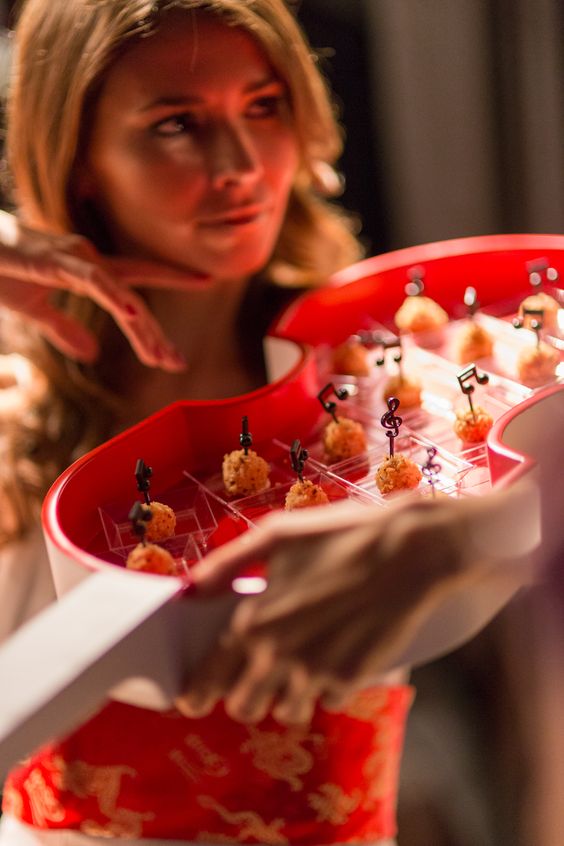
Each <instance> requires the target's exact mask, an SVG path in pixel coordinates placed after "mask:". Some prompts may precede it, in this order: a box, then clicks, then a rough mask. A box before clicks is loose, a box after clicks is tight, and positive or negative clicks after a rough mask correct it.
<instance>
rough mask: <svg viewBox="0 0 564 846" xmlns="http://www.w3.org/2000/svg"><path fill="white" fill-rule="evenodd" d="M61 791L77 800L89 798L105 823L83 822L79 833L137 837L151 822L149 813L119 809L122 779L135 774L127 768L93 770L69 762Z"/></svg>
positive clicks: (99, 767)
mask: <svg viewBox="0 0 564 846" xmlns="http://www.w3.org/2000/svg"><path fill="white" fill-rule="evenodd" d="M62 775H63V785H62V786H63V788H64V789H66V790H68V791H69V792H70V793H73V794H74V795H75V796H77V797H78V798H79V799H85V798H87V797H88V796H92V797H94V798H95V799H96V802H97V804H98V808H99V810H100V812H101V813H102V814H103V815H104V816H105V817H107V818H108V822H107V823H99V822H95V821H93V820H84V821H83V822H82V823H81V826H80V828H81V831H83V832H84V833H85V834H96V835H97V836H104V837H129V838H134V837H140V836H141V834H142V831H143V822H145V821H147V820H151V819H154V816H155V815H154V814H153V813H152V812H150V811H147V812H140V811H133V810H130V809H129V808H120V807H118V804H117V803H118V799H119V794H120V790H121V783H122V779H123V777H124V776H130V777H134V776H136V775H137V772H136V771H135V770H134V769H132V768H131V767H127V766H120V765H115V766H94V765H93V764H86V763H85V762H83V761H71V762H68V763H66V764H65V766H64V770H63V773H62Z"/></svg>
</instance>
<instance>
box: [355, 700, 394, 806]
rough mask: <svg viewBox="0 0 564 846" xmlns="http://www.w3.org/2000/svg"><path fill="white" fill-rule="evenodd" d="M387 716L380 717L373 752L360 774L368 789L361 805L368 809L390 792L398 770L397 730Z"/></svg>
mask: <svg viewBox="0 0 564 846" xmlns="http://www.w3.org/2000/svg"><path fill="white" fill-rule="evenodd" d="M393 729H394V721H393V720H392V719H391V717H390V716H389V715H387V716H386V717H382V718H381V721H380V723H379V726H378V728H377V730H376V732H375V734H374V750H373V752H372V754H371V755H370V756H369V757H368V758H367V759H366V761H365V763H364V766H363V768H362V772H363V774H364V776H365V778H366V781H367V784H368V789H367V792H366V795H365V797H364V802H363V803H362V806H363V808H366V809H369V808H371V807H373V806H374V804H375V803H377V802H381V801H382V799H384V798H385V797H386V796H388V795H389V794H390V792H392V788H393V787H394V785H395V780H396V777H397V773H398V768H399V753H398V751H397V750H398V740H399V739H398V737H397V728H396V731H395V732H394V730H393Z"/></svg>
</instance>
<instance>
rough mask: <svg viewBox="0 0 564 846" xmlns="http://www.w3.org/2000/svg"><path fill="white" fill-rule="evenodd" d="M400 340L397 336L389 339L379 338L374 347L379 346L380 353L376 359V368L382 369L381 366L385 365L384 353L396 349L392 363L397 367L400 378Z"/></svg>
mask: <svg viewBox="0 0 564 846" xmlns="http://www.w3.org/2000/svg"><path fill="white" fill-rule="evenodd" d="M401 343H402V342H401V338H400V337H399V336H398V335H393V336H392V337H391V338H386V339H385V340H384V339H383V338H380V339H379V340H378V341H377V342H375V344H374V345H375V346H379V347H380V348H381V350H382V351H381V353H380V355H379V357H378V358H377V359H376V366H377V367H382V365H383V364H385V363H386V352H387V351H388V350H394V349H397V353H396V354H395V355H394V361H395V363H396V364H397V365H398V369H399V374H400V376H402V364H401V361H402V345H401Z"/></svg>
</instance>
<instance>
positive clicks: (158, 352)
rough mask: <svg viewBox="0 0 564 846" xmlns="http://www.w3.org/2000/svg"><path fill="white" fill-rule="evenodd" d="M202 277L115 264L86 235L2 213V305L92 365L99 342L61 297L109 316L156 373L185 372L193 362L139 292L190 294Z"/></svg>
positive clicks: (145, 265)
mask: <svg viewBox="0 0 564 846" xmlns="http://www.w3.org/2000/svg"><path fill="white" fill-rule="evenodd" d="M201 282H202V276H201V275H200V274H197V273H193V274H192V273H190V272H189V271H186V272H184V271H180V270H174V269H172V268H170V267H167V266H165V265H160V264H156V263H153V262H145V261H135V260H128V259H107V258H104V257H102V256H101V255H100V254H99V253H98V252H97V250H96V249H95V248H94V246H93V245H92V244H91V243H90V242H89V241H88V240H86V239H85V238H83V237H81V236H78V235H51V234H48V233H43V232H39V231H37V230H33V229H30V228H29V227H26V226H24V225H22V224H21V223H20V222H19V221H18V220H17V218H15V217H14V216H13V215H10V214H8V213H7V212H4V211H0V305H1V306H4V307H5V308H8V309H10V310H12V311H15V312H19V313H20V314H22V315H23V316H24V317H26V318H27V319H29V320H30V321H32V322H33V324H34V325H35V326H36V327H37V328H38V330H39V332H40V333H41V334H42V335H43V336H44V337H45V338H46V339H47V340H48V341H50V343H51V344H53V346H54V347H56V348H57V349H58V350H60V351H61V352H62V353H64V354H65V355H67V356H69V357H70V358H74V359H77V360H78V361H84V362H91V361H93V360H95V359H96V357H97V355H98V342H97V340H96V337H95V336H94V334H93V333H92V332H90V331H89V330H88V329H87V328H86V327H85V326H84V325H83V324H82V323H81V322H80V321H78V320H76V319H74V318H72V317H71V316H70V315H67V314H64V313H63V312H62V311H60V310H59V309H57V308H56V307H54V306H53V305H52V303H51V302H50V298H51V294H52V292H53V290H54V289H59V290H65V291H72V292H73V293H74V294H77V295H79V296H82V297H87V298H90V299H91V300H93V302H95V303H96V304H97V305H98V306H100V308H102V309H104V310H105V311H107V312H108V313H109V314H110V315H111V316H112V317H113V319H114V320H115V322H116V323H117V325H118V326H119V328H120V329H121V331H122V332H123V333H124V335H125V336H126V338H127V339H128V341H129V343H130V344H131V347H132V348H133V350H134V352H135V354H136V355H137V357H138V358H139V359H140V361H142V362H143V363H144V364H146V365H148V366H149V367H160V368H162V369H163V370H169V371H178V370H182V369H184V367H185V362H184V360H183V359H182V357H181V356H180V355H179V353H178V352H177V351H176V349H175V348H174V346H173V345H172V344H171V343H170V342H169V341H168V339H167V338H166V336H165V334H164V332H163V330H162V328H161V327H160V325H159V324H158V323H157V321H156V320H155V318H154V317H153V316H152V314H151V313H150V311H149V310H148V308H147V306H146V305H145V303H144V302H143V300H142V299H141V297H139V296H138V295H137V294H136V293H134V291H133V290H132V289H133V288H140V287H147V288H173V289H177V290H178V289H180V290H184V289H189V288H191V287H197V286H199V285H201Z"/></svg>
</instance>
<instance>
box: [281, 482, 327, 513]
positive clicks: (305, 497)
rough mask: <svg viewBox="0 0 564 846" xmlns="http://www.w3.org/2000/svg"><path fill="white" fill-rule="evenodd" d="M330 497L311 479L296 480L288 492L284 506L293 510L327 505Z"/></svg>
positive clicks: (287, 509) (288, 509)
mask: <svg viewBox="0 0 564 846" xmlns="http://www.w3.org/2000/svg"><path fill="white" fill-rule="evenodd" d="M328 503H329V497H328V496H327V494H326V493H325V491H324V490H323V488H322V487H321V485H315V484H314V483H313V482H312V481H311V480H310V479H304V480H303V481H300V480H299V479H298V481H297V482H294V484H293V485H292V487H291V488H290V490H289V491H288V493H287V494H286V501H285V503H284V508H285V509H286V511H292V510H293V509H294V508H309V507H310V506H314V505H327V504H328Z"/></svg>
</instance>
